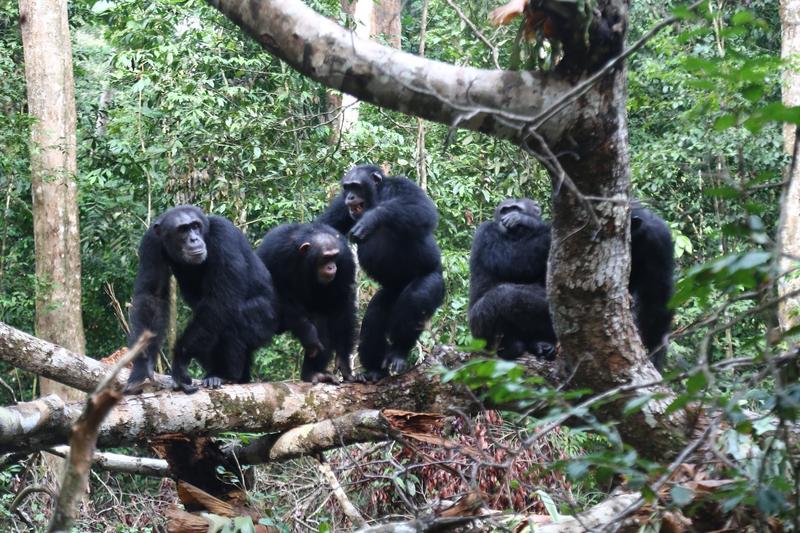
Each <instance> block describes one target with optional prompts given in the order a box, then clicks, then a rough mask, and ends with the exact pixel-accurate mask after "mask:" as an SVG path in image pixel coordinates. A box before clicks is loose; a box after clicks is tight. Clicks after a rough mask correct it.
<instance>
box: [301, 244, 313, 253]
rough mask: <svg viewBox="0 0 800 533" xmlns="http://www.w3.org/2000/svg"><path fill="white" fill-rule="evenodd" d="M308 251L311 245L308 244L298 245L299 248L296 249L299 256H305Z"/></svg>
mask: <svg viewBox="0 0 800 533" xmlns="http://www.w3.org/2000/svg"><path fill="white" fill-rule="evenodd" d="M310 249H311V243H310V242H304V243H303V244H301V245H300V248H298V250H300V253H301V254H305V253H306V252H308V251H309V250H310Z"/></svg>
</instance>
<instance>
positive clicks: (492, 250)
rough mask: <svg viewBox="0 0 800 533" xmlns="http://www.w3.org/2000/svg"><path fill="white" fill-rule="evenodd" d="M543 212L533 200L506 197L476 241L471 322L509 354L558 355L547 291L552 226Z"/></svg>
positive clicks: (474, 329) (472, 259)
mask: <svg viewBox="0 0 800 533" xmlns="http://www.w3.org/2000/svg"><path fill="white" fill-rule="evenodd" d="M541 214H542V210H541V208H540V207H539V205H538V204H537V203H536V202H534V201H533V200H528V199H519V200H516V199H509V200H503V201H502V202H501V203H500V205H498V206H497V208H496V209H495V212H494V220H492V221H489V222H484V223H483V224H481V225H480V226H479V227H478V230H477V231H476V232H475V240H474V241H473V243H472V253H471V255H470V261H469V269H470V291H469V313H468V316H469V326H470V329H471V330H472V334H473V335H474V336H475V337H477V338H481V339H485V340H486V341H487V346H488V347H489V348H496V349H497V355H499V356H500V357H502V358H504V359H516V358H517V357H519V356H520V355H522V354H523V353H525V352H527V353H530V354H533V355H536V356H540V357H548V358H550V357H553V356H554V354H555V344H556V335H555V332H554V331H553V323H552V320H551V318H550V310H549V307H548V303H547V293H546V290H545V276H546V273H547V257H548V254H549V251H550V225H549V224H547V223H545V222H543V221H542V218H541Z"/></svg>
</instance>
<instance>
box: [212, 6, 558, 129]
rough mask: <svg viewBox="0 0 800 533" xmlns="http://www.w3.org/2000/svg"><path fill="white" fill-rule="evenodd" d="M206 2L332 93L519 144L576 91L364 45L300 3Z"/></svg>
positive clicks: (545, 76) (546, 77) (540, 76)
mask: <svg viewBox="0 0 800 533" xmlns="http://www.w3.org/2000/svg"><path fill="white" fill-rule="evenodd" d="M207 1H208V3H209V4H211V5H212V6H214V7H216V8H217V9H219V10H220V11H222V12H223V13H224V14H225V15H226V16H228V17H229V18H230V19H231V20H233V21H234V22H235V23H236V24H237V25H239V26H240V27H241V28H242V29H243V30H245V31H246V32H247V33H249V34H250V35H252V36H253V37H254V38H255V39H256V40H257V41H258V42H259V43H261V45H262V46H263V47H264V48H266V49H267V50H268V51H269V52H270V53H272V54H273V55H275V56H276V57H278V58H280V59H283V60H284V61H286V62H287V63H288V64H289V65H291V66H292V67H293V68H294V69H296V70H297V71H299V72H300V73H302V74H305V75H306V76H308V77H310V78H312V79H314V80H316V81H319V82H320V83H323V84H325V85H327V86H328V87H331V88H333V89H337V90H341V91H343V92H346V93H348V94H351V95H353V96H355V97H356V98H358V99H360V100H363V101H366V102H370V103H373V104H376V105H379V106H381V107H385V108H388V109H393V110H396V111H400V112H402V113H406V114H408V115H412V116H418V117H420V118H424V119H428V120H433V121H435V122H440V123H443V124H448V125H452V124H457V125H459V126H460V127H462V128H466V129H471V130H475V131H481V132H484V133H488V134H490V135H493V136H496V137H499V138H508V139H512V140H514V141H515V142H520V140H521V132H522V131H521V130H522V128H523V126H524V124H525V123H526V122H527V120H525V119H530V118H532V117H533V116H536V115H540V114H541V113H542V112H543V111H544V110H546V109H548V108H549V107H550V104H551V102H554V101H556V100H558V99H559V98H560V97H561V96H562V95H563V94H564V93H565V92H567V91H568V90H569V89H570V88H571V87H572V82H571V81H569V80H565V79H563V78H561V77H560V75H558V74H555V73H541V72H511V71H500V70H482V69H476V68H472V67H457V66H454V65H451V64H448V63H443V62H439V61H433V60H429V59H424V58H421V57H419V56H415V55H412V54H407V53H405V52H401V51H399V50H395V49H393V48H390V47H386V46H382V45H380V44H378V43H376V42H373V41H368V40H364V39H360V38H358V37H356V36H355V35H354V34H353V33H352V32H350V31H348V30H346V29H344V28H342V27H341V26H339V25H338V24H336V23H335V22H333V21H331V20H328V19H327V18H325V17H323V16H321V15H319V14H318V13H316V12H315V11H314V10H313V9H311V8H309V7H307V6H306V5H305V4H303V3H302V2H300V1H299V0H264V1H262V2H257V3H254V2H246V1H244V0H207ZM499 118H503V119H504V121H502V122H501V121H500V120H498V119H499ZM509 122H511V126H509Z"/></svg>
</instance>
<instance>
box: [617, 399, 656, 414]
mask: <svg viewBox="0 0 800 533" xmlns="http://www.w3.org/2000/svg"><path fill="white" fill-rule="evenodd" d="M652 399H653V395H652V394H644V395H642V396H638V397H636V398H633V399H632V400H630V401H628V403H626V404H625V407H624V408H623V410H622V414H623V415H624V416H628V415H631V414H633V413H638V412H639V411H641V410H642V407H644V406H645V405H647V403H648V402H649V401H650V400H652Z"/></svg>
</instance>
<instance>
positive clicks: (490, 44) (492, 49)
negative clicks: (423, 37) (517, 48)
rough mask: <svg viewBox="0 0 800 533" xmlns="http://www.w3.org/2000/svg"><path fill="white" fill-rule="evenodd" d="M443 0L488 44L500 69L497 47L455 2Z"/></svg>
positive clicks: (496, 65)
mask: <svg viewBox="0 0 800 533" xmlns="http://www.w3.org/2000/svg"><path fill="white" fill-rule="evenodd" d="M445 1H446V2H447V5H449V6H450V7H452V8H453V10H454V11H455V12H456V13H457V14H458V18H460V19H461V20H463V21H464V24H466V25H467V26H469V29H471V30H472V33H474V34H475V37H477V38H478V39H480V40H481V41H482V42H483V44H485V45H486V46H488V47H489V50H491V51H492V62H493V63H494V66H495V67H496V68H497V70H500V69H501V67H500V62H499V61H498V59H497V58H498V56H499V53H498V51H497V47H495V46H493V45H492V43H491V42H490V41H489V39H487V38H486V37H485V36H484V35H483V34H482V33H481V31H480V30H479V29H478V28H477V26H475V23H473V22H472V21H471V20H470V19H469V17H468V16H466V15H465V14H464V12H463V11H461V8H460V7H458V6H457V5H456V4H455V3H454V2H453V0H445ZM426 5H427V3H426ZM420 55H421V54H420Z"/></svg>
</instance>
